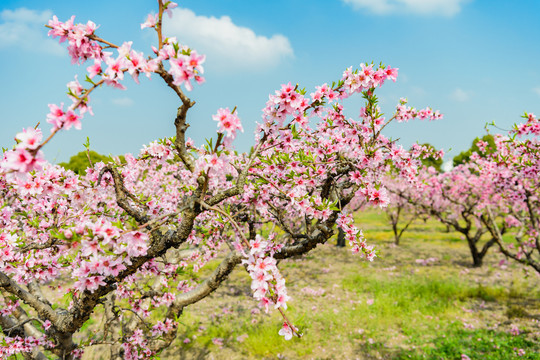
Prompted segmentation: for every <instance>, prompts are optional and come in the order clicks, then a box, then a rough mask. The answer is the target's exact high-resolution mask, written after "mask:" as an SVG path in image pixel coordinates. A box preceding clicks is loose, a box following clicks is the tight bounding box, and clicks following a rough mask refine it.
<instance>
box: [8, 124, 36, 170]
mask: <svg viewBox="0 0 540 360" xmlns="http://www.w3.org/2000/svg"><path fill="white" fill-rule="evenodd" d="M42 137H43V135H42V134H41V130H40V129H34V128H27V129H23V131H22V132H20V133H18V134H17V135H15V139H16V140H17V142H18V143H17V145H16V146H15V149H13V150H9V151H6V152H5V153H4V156H3V158H2V160H1V161H0V171H1V170H2V169H3V170H13V171H19V172H24V173H26V172H29V171H32V170H38V169H41V167H42V166H43V164H44V163H45V159H44V157H43V152H42V151H37V152H36V149H37V148H38V146H39V144H40V142H41V139H42Z"/></svg>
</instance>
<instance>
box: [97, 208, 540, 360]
mask: <svg viewBox="0 0 540 360" xmlns="http://www.w3.org/2000/svg"><path fill="white" fill-rule="evenodd" d="M355 221H356V223H357V224H358V225H359V226H361V227H362V228H363V229H365V234H366V237H367V238H368V239H369V240H370V242H371V243H373V244H376V247H377V248H379V249H380V251H381V252H380V258H377V259H375V260H374V261H373V262H369V263H368V262H365V261H359V259H358V257H357V256H354V255H353V254H351V253H350V251H348V250H347V249H344V248H339V247H336V246H335V245H334V244H335V239H332V241H331V242H330V243H328V244H326V245H322V246H319V247H318V248H317V249H316V250H314V251H313V252H312V253H310V254H309V255H307V256H304V257H302V258H298V259H289V260H286V261H283V262H282V263H281V264H280V268H281V269H282V271H283V273H284V276H286V278H287V279H289V280H288V282H287V284H288V287H289V289H290V295H291V297H292V300H291V301H290V303H289V311H290V314H291V316H293V317H294V318H296V319H298V325H299V326H300V327H301V329H302V331H303V332H304V337H303V338H301V339H293V340H291V342H287V341H285V340H284V339H283V338H282V337H281V336H279V335H278V334H277V330H278V329H279V327H278V326H279V325H276V324H278V323H279V317H278V315H277V314H272V315H270V316H269V315H266V314H264V313H262V312H260V311H259V309H258V308H257V306H256V304H254V302H253V299H252V296H251V289H250V287H249V285H248V283H249V275H248V274H247V272H246V271H245V270H243V269H241V268H238V269H237V270H236V271H235V272H234V273H233V274H232V275H231V278H230V279H229V280H228V281H227V282H226V283H225V284H224V286H223V287H222V288H220V289H219V290H217V291H216V292H215V293H214V294H213V295H211V296H210V297H208V298H207V299H206V300H204V301H202V302H200V303H198V304H197V305H196V306H194V307H192V308H190V309H189V310H188V311H186V313H185V315H184V318H183V320H182V325H181V326H180V328H179V336H178V339H177V340H176V342H175V344H174V345H173V346H171V347H170V349H169V350H167V351H166V352H165V353H164V354H163V355H162V359H329V360H330V359H434V360H435V359H461V356H462V355H463V354H465V355H467V356H469V358H470V359H474V360H477V359H478V360H482V359H493V360H495V359H500V360H503V359H540V277H539V276H538V275H537V274H536V273H535V272H532V271H529V270H528V269H527V268H525V267H523V266H520V265H518V264H515V263H505V264H500V263H501V260H503V259H504V257H503V256H502V255H500V254H499V253H498V252H496V251H493V250H495V249H492V253H490V254H488V255H487V256H486V261H485V264H484V265H483V266H482V267H481V268H472V267H471V263H472V260H471V258H470V254H469V251H468V248H467V245H466V242H465V241H464V240H463V239H462V237H461V235H460V234H459V233H457V232H447V231H446V228H445V227H444V226H441V225H440V224H439V223H437V222H434V221H431V220H429V221H427V222H423V221H416V222H414V223H413V224H412V225H411V226H410V228H409V230H408V231H407V232H405V233H404V234H403V238H402V243H401V244H400V245H399V246H395V245H394V243H393V234H392V232H391V229H390V226H389V224H388V221H387V220H386V218H385V215H384V212H382V211H377V210H368V211H364V212H358V213H357V214H355ZM217 263H218V262H214V267H215V266H216V265H217ZM211 268H212V266H210V269H211ZM207 271H209V270H207ZM199 276H201V277H202V276H203V274H200V275H199ZM246 281H247V282H248V283H246ZM253 313H255V315H253ZM94 351H95V353H94V352H93V351H92V352H88V355H87V356H88V357H87V359H95V358H99V356H97V355H98V354H99V353H100V351H99V349H98V348H96V349H94ZM103 358H104V359H106V358H107V355H106V354H104V355H103Z"/></svg>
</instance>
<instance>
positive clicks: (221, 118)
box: [212, 108, 244, 141]
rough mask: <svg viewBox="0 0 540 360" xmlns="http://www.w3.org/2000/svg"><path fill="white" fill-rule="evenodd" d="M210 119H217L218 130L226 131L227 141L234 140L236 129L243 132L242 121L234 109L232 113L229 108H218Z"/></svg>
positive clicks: (220, 131)
mask: <svg viewBox="0 0 540 360" xmlns="http://www.w3.org/2000/svg"><path fill="white" fill-rule="evenodd" d="M212 119H213V120H215V121H217V122H218V124H217V126H218V132H219V133H227V138H228V139H229V141H232V140H234V138H235V137H236V131H238V130H240V131H241V132H244V128H243V127H242V123H241V121H240V119H239V118H238V115H237V113H236V111H235V112H234V113H233V112H231V111H230V110H229V108H225V109H219V110H218V111H217V114H216V115H212Z"/></svg>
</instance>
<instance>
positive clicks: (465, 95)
mask: <svg viewBox="0 0 540 360" xmlns="http://www.w3.org/2000/svg"><path fill="white" fill-rule="evenodd" d="M471 95H472V94H471V93H470V92H467V91H465V90H463V89H460V88H456V89H455V90H454V91H453V92H452V94H450V98H452V99H453V100H455V101H459V102H465V101H468V100H469V99H470V98H471Z"/></svg>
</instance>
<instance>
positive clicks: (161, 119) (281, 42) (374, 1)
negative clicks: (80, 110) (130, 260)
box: [0, 0, 540, 162]
mask: <svg viewBox="0 0 540 360" xmlns="http://www.w3.org/2000/svg"><path fill="white" fill-rule="evenodd" d="M156 8H157V1H151V0H145V1H143V0H130V1H123V0H117V1H101V0H94V1H91V2H87V1H46V2H45V1H34V0H24V1H22V0H3V1H2V2H1V4H0V55H1V56H0V68H1V69H2V70H1V74H2V85H1V89H2V90H1V95H2V96H0V108H1V109H2V112H1V115H0V122H1V123H0V125H1V129H2V130H1V131H0V145H1V146H3V147H11V146H12V145H13V136H14V135H15V133H17V132H19V131H20V130H21V129H22V128H23V127H28V126H34V125H35V124H36V123H37V122H41V123H42V128H43V129H44V131H45V132H48V129H49V128H48V124H46V122H45V118H46V114H47V113H48V107H47V104H49V103H56V104H59V103H60V102H65V103H69V102H70V101H69V100H68V99H67V97H66V95H65V91H66V84H67V83H68V82H69V81H71V80H72V79H73V77H74V75H75V74H79V78H83V79H84V71H85V70H84V69H85V68H86V66H77V65H71V64H70V59H69V57H68V55H67V51H65V49H64V46H60V45H58V44H57V43H56V42H55V41H53V40H51V39H47V35H46V34H47V31H46V29H45V28H44V27H43V24H45V23H46V22H47V19H48V18H50V17H51V16H52V14H56V15H57V16H58V18H59V19H60V20H62V21H65V20H67V19H68V18H69V17H70V16H71V15H76V22H86V21H87V20H92V21H94V22H95V23H96V24H98V25H100V27H99V29H98V31H97V33H98V35H99V36H101V37H102V38H104V39H107V40H110V41H111V42H113V43H116V44H119V45H120V44H121V43H122V42H123V41H133V48H135V49H137V50H138V51H143V52H145V54H148V53H150V46H151V45H153V44H156V42H157V41H156V36H155V32H153V30H148V29H145V30H140V24H141V23H142V22H143V21H144V20H145V18H146V15H147V14H148V13H150V12H152V11H154V12H155V11H156ZM539 13H540V2H538V1H535V0H522V1H519V2H517V1H499V0H491V1H485V0H484V1H482V0H311V1H299V0H275V1H261V0H259V1H256V0H254V1H250V2H246V1H239V0H219V1H218V0H213V1H204V0H186V1H179V9H177V10H176V11H175V14H174V17H173V18H172V19H170V20H169V19H168V18H167V19H166V31H167V34H168V35H171V36H177V38H178V39H179V41H180V42H181V43H185V44H187V45H189V46H190V47H192V48H194V49H197V50H198V51H199V52H200V53H204V54H206V55H207V60H206V63H205V78H206V83H205V84H203V85H202V86H196V87H195V89H194V90H193V91H192V92H191V93H189V96H191V97H192V99H193V100H195V101H197V105H196V106H195V108H193V109H192V111H191V112H190V119H191V128H190V133H189V135H190V136H191V137H192V138H193V139H195V141H196V142H197V143H199V144H200V143H201V142H202V141H204V138H207V137H212V136H214V137H215V129H216V125H215V122H214V121H212V119H211V115H212V114H215V113H216V110H217V109H218V108H220V107H229V108H231V109H232V108H233V107H235V106H237V108H238V114H239V115H240V118H241V119H242V122H243V125H244V129H245V133H244V134H242V135H241V136H239V137H238V138H237V140H236V148H237V149H238V150H248V149H249V147H250V146H251V144H252V139H253V130H254V128H255V123H256V122H257V121H259V120H260V118H261V111H260V110H261V109H262V108H263V107H264V104H265V102H266V100H267V99H268V94H270V93H273V92H274V90H276V89H279V87H280V85H281V84H283V83H287V82H289V81H290V82H291V83H293V84H295V83H299V84H300V85H301V87H306V89H308V91H311V90H312V89H313V88H314V86H315V85H320V84H322V83H325V82H328V83H331V82H332V81H334V80H339V78H340V77H341V75H342V72H343V70H345V68H347V67H349V66H353V67H358V66H359V64H360V63H362V62H371V61H374V62H375V63H379V62H383V63H384V64H388V65H391V66H392V67H398V68H399V69H400V70H399V77H398V81H397V83H395V84H394V83H393V82H389V83H386V84H385V85H384V86H383V88H381V89H380V90H379V91H378V93H379V97H380V100H381V106H382V109H383V112H385V113H386V114H390V113H392V112H393V109H394V107H395V105H396V103H397V102H398V100H399V98H400V97H407V98H408V100H409V104H410V105H412V106H415V107H417V108H423V107H425V106H431V107H432V108H434V109H439V110H440V111H441V112H442V113H443V114H444V115H445V117H444V119H443V120H440V121H437V122H420V121H415V122H411V123H407V124H394V125H393V126H391V127H389V128H388V129H387V130H388V131H387V132H386V134H387V135H388V136H391V137H392V138H399V139H400V142H401V143H402V144H403V145H404V146H407V147H408V146H410V145H411V144H412V143H414V142H417V141H418V142H420V143H423V142H430V143H432V144H433V145H435V146H436V147H438V148H443V149H445V151H447V152H448V155H447V157H446V159H447V160H448V159H451V157H453V156H455V155H456V154H457V153H459V152H460V151H462V150H465V149H467V148H468V147H469V146H470V143H471V141H472V139H473V138H474V137H476V136H481V135H483V134H484V129H483V128H484V125H485V123H486V122H491V121H495V122H496V123H497V124H498V125H499V126H501V127H502V128H509V127H510V126H511V124H513V123H514V122H516V121H519V117H520V115H521V114H522V113H523V112H524V111H528V112H533V113H537V114H538V113H540V46H538V39H539V38H540V25H538V21H537V20H538V14H539ZM141 80H142V81H141V85H136V84H135V83H133V82H132V81H128V82H127V83H126V85H127V87H128V89H127V91H119V90H113V89H108V88H103V89H99V90H98V91H97V92H95V93H94V94H93V95H92V96H91V99H92V105H93V110H94V113H95V115H94V116H86V117H85V119H84V122H83V128H82V130H80V131H78V130H73V129H72V130H70V131H66V132H63V133H61V134H60V135H59V136H57V137H56V138H55V139H54V140H53V142H51V143H50V144H48V145H47V146H46V147H45V148H44V150H45V154H46V157H47V159H48V160H49V161H52V162H59V161H66V160H68V159H69V157H70V156H71V155H73V154H75V153H77V152H78V151H81V150H83V149H84V148H83V146H82V144H83V143H84V141H85V139H86V137H87V136H88V137H90V143H91V148H92V149H93V150H96V151H98V152H100V153H104V154H109V153H110V154H122V153H126V152H131V153H137V152H138V151H139V149H140V148H141V147H142V144H145V143H149V142H150V141H152V140H154V139H156V138H160V137H168V136H172V135H173V134H174V126H173V120H174V116H175V113H176V108H177V106H178V105H179V104H178V101H177V99H176V98H175V96H174V94H173V93H172V92H171V91H169V90H168V89H167V88H166V86H164V83H163V82H162V80H161V79H159V78H158V77H156V76H154V77H153V78H152V80H150V81H148V80H146V79H145V78H144V79H141ZM361 104H362V103H361V99H360V98H359V97H358V98H356V99H351V100H348V101H347V102H346V104H345V105H346V106H347V108H348V114H349V116H351V117H356V116H357V115H358V113H359V108H360V106H361ZM449 149H451V150H450V151H448V150H449Z"/></svg>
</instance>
